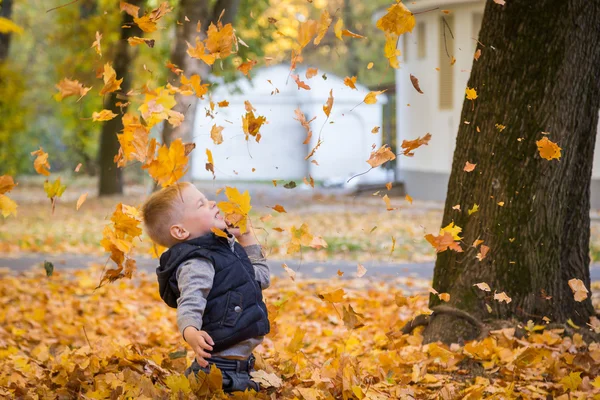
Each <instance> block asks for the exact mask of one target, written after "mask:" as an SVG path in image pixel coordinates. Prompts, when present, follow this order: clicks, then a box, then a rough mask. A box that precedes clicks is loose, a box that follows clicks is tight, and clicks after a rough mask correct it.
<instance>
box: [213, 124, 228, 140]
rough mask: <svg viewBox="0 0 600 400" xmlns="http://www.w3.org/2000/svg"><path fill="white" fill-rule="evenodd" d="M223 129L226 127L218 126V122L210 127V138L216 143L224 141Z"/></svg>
mask: <svg viewBox="0 0 600 400" xmlns="http://www.w3.org/2000/svg"><path fill="white" fill-rule="evenodd" d="M223 129H225V128H224V127H222V126H217V124H214V125H213V126H212V128H210V138H211V139H212V140H213V142H214V143H215V144H221V143H223V135H222V134H221V132H223Z"/></svg>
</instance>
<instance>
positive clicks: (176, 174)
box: [142, 138, 188, 187]
mask: <svg viewBox="0 0 600 400" xmlns="http://www.w3.org/2000/svg"><path fill="white" fill-rule="evenodd" d="M187 164H188V157H187V156H186V155H185V148H184V146H183V142H182V140H181V138H180V139H176V140H175V141H173V142H172V143H171V145H170V146H168V147H167V145H166V144H164V145H162V147H161V148H160V149H158V157H156V159H154V160H152V162H151V163H149V164H147V165H144V166H142V168H144V169H148V173H149V174H150V176H151V177H152V179H154V180H155V181H156V182H157V183H158V184H159V185H161V186H162V187H167V186H170V185H172V184H173V183H175V182H177V181H178V180H179V179H181V178H182V177H183V176H184V175H185V173H186V172H187V169H188V166H187Z"/></svg>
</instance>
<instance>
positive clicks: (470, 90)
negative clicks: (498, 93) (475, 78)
mask: <svg viewBox="0 0 600 400" xmlns="http://www.w3.org/2000/svg"><path fill="white" fill-rule="evenodd" d="M465 94H466V95H467V99H468V100H475V99H476V98H477V91H476V90H475V89H473V88H469V87H467V88H466V89H465Z"/></svg>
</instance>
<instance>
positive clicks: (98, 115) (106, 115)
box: [92, 110, 117, 121]
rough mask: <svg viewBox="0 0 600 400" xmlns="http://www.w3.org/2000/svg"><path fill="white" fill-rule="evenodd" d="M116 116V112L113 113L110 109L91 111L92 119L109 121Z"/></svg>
mask: <svg viewBox="0 0 600 400" xmlns="http://www.w3.org/2000/svg"><path fill="white" fill-rule="evenodd" d="M116 116H117V114H115V113H113V112H112V111H111V110H102V111H100V112H95V111H94V112H93V113H92V121H110V120H111V119H113V118H114V117H116Z"/></svg>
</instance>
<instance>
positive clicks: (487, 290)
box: [473, 282, 492, 292]
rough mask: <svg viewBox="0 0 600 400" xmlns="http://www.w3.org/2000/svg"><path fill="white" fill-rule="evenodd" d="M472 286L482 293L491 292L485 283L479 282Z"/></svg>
mask: <svg viewBox="0 0 600 400" xmlns="http://www.w3.org/2000/svg"><path fill="white" fill-rule="evenodd" d="M473 286H477V287H478V288H479V289H480V290H483V291H484V292H491V291H492V289H490V285H488V284H487V283H485V282H479V283H476V284H474V285H473Z"/></svg>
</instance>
